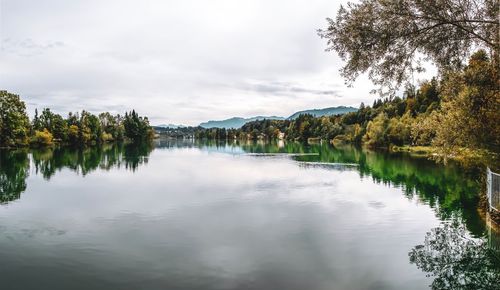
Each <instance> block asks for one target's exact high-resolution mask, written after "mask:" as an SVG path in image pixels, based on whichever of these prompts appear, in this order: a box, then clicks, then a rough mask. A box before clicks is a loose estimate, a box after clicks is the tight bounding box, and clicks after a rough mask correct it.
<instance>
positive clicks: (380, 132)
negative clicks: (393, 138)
mask: <svg viewBox="0 0 500 290" xmlns="http://www.w3.org/2000/svg"><path fill="white" fill-rule="evenodd" d="M388 127H389V119H388V118H387V115H386V114H385V113H383V112H382V113H380V114H379V115H378V116H377V117H376V118H375V119H373V121H370V122H368V125H367V126H366V134H365V136H364V137H363V141H364V142H365V144H367V145H368V146H371V147H383V146H387V145H388V138H387V130H388Z"/></svg>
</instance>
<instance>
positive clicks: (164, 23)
mask: <svg viewBox="0 0 500 290" xmlns="http://www.w3.org/2000/svg"><path fill="white" fill-rule="evenodd" d="M340 2H346V1H333V0H302V1H293V0H274V1H269V0H238V1H235V0H227V1H222V0H221V1H218V0H212V1H206V0H198V1H195V0H176V1H173V0H172V1H160V0H156V1H152V0H151V1H144V0H141V1H139V0H136V1H124V0H106V1H101V0H81V1H76V0H74V1H68V0H44V1H40V0H0V25H1V26H0V40H1V51H0V89H6V90H8V91H10V92H13V93H16V94H19V95H21V97H22V98H23V100H24V101H25V102H26V103H27V105H28V110H29V113H30V115H32V114H33V112H34V109H35V108H43V107H50V108H52V109H53V110H54V111H55V112H57V113H61V114H63V115H66V114H67V112H68V111H76V110H82V109H87V110H89V111H91V112H93V113H98V112H102V111H110V112H113V113H123V112H124V111H125V110H131V109H136V111H138V112H139V113H140V114H141V115H147V116H149V118H150V120H151V123H152V124H161V123H175V124H187V125H197V124H198V123H200V122H202V121H206V120H213V119H225V118H228V117H233V116H241V117H250V116H255V115H278V116H288V115H290V114H292V113H293V112H295V111H298V110H303V109H311V108H323V107H329V106H337V105H350V106H356V107H357V106H359V103H360V102H362V101H364V102H366V103H370V104H371V103H372V102H373V100H374V99H375V98H376V96H374V95H370V94H369V92H370V90H371V89H373V85H372V84H371V83H370V82H369V81H368V80H367V79H366V77H363V78H361V79H360V80H359V81H357V83H356V84H355V86H354V87H353V88H348V87H347V86H345V85H344V81H343V79H342V78H340V77H339V75H338V69H339V68H340V67H341V65H342V62H341V61H340V59H339V58H338V56H337V55H336V54H335V53H333V52H325V51H324V49H325V47H326V41H325V40H324V39H321V38H319V37H318V36H317V34H316V30H317V29H318V28H325V27H326V20H325V18H326V17H334V16H335V15H336V11H337V8H338V6H339V3H340Z"/></svg>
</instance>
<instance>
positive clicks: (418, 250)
mask: <svg viewBox="0 0 500 290" xmlns="http://www.w3.org/2000/svg"><path fill="white" fill-rule="evenodd" d="M408 255H409V257H410V262H411V263H412V264H415V265H417V267H418V268H420V269H421V270H422V271H425V272H428V273H430V274H429V275H430V276H432V277H433V278H434V280H433V281H432V284H431V287H432V289H434V290H438V289H478V290H479V289H484V290H486V289H488V290H493V289H497V290H498V289H500V284H499V283H498V281H500V272H499V271H498V265H497V263H498V261H496V258H495V257H494V256H493V253H492V251H491V250H490V249H488V246H487V241H486V240H484V239H473V238H471V237H468V234H467V230H466V228H465V226H464V225H463V224H461V223H459V222H458V221H456V220H454V221H452V222H451V223H445V224H444V225H443V226H442V227H438V228H434V229H432V231H431V232H428V233H427V235H426V237H425V242H424V244H423V245H417V246H415V247H414V248H413V249H412V250H411V251H410V253H409V254H408Z"/></svg>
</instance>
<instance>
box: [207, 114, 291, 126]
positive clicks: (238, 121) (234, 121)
mask: <svg viewBox="0 0 500 290" xmlns="http://www.w3.org/2000/svg"><path fill="white" fill-rule="evenodd" d="M263 119H271V120H285V118H283V117H277V116H257V117H252V118H241V117H234V118H231V119H226V120H220V121H208V122H204V123H201V124H200V125H199V126H201V127H203V128H226V129H229V128H234V129H239V128H241V127H242V126H243V125H245V123H248V122H252V121H257V120H263Z"/></svg>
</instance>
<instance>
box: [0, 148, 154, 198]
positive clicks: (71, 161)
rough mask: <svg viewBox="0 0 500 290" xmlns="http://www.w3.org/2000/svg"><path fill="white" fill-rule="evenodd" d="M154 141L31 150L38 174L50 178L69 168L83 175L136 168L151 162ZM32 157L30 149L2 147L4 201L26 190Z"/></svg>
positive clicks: (0, 193)
mask: <svg viewBox="0 0 500 290" xmlns="http://www.w3.org/2000/svg"><path fill="white" fill-rule="evenodd" d="M152 150H153V147H152V145H151V144H149V143H148V144H127V145H123V144H105V145H103V146H99V147H92V148H46V149H41V150H33V151H31V160H32V163H33V165H34V170H35V172H36V174H41V175H42V176H43V177H44V178H45V179H50V178H51V177H52V176H54V174H56V172H57V171H59V170H61V169H63V168H69V169H71V170H73V171H76V172H78V173H79V174H82V175H84V176H85V175H87V174H88V173H90V172H92V171H94V170H96V169H98V168H99V169H101V170H110V169H111V168H121V167H124V168H126V169H128V170H132V171H135V170H136V169H137V168H138V167H139V166H140V165H142V164H145V163H147V161H148V158H147V156H148V155H149V154H150V153H151V151H152ZM29 165H30V158H29V154H28V151H27V150H15V151H12V150H10V151H9V150H2V151H0V202H8V201H12V200H16V199H18V198H19V197H20V194H21V193H22V192H23V191H25V190H26V178H27V177H28V173H29Z"/></svg>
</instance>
